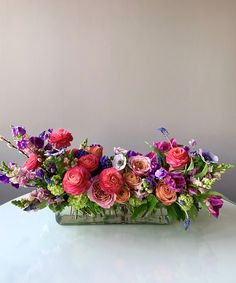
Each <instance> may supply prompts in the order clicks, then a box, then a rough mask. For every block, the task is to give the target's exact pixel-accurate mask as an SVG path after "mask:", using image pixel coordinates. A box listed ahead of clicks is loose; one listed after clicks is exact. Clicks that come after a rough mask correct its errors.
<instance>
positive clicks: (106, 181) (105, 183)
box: [99, 168, 123, 194]
mask: <svg viewBox="0 0 236 283" xmlns="http://www.w3.org/2000/svg"><path fill="white" fill-rule="evenodd" d="M99 184H100V186H101V189H102V190H103V191H104V192H106V193H110V194H114V193H117V192H118V191H119V190H120V189H121V187H122V186H123V178H122V175H121V174H120V173H119V172H118V171H117V170H116V169H115V168H106V169H104V170H103V171H102V172H101V174H100V175H99Z"/></svg>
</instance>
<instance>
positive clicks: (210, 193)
mask: <svg viewBox="0 0 236 283" xmlns="http://www.w3.org/2000/svg"><path fill="white" fill-rule="evenodd" d="M210 196H220V197H222V198H224V197H225V196H224V195H223V194H221V193H219V192H216V191H208V192H207V193H204V194H201V195H197V196H195V198H196V199H197V201H199V202H202V201H204V200H205V199H207V198H208V197H210Z"/></svg>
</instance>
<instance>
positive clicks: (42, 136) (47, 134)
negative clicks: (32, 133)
mask: <svg viewBox="0 0 236 283" xmlns="http://www.w3.org/2000/svg"><path fill="white" fill-rule="evenodd" d="M52 131H53V129H48V130H47V131H43V132H42V133H40V134H39V138H41V139H42V140H44V141H45V140H47V139H48V138H49V136H50V134H51V133H52Z"/></svg>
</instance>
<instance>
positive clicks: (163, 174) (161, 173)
mask: <svg viewBox="0 0 236 283" xmlns="http://www.w3.org/2000/svg"><path fill="white" fill-rule="evenodd" d="M167 174H168V171H166V170H165V169H164V168H160V169H158V170H157V171H156V172H155V176H156V177H157V178H158V179H163V178H164V177H166V176H167Z"/></svg>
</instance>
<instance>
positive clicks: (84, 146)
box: [80, 138, 88, 149]
mask: <svg viewBox="0 0 236 283" xmlns="http://www.w3.org/2000/svg"><path fill="white" fill-rule="evenodd" d="M87 146H88V138H86V139H85V140H83V141H82V143H81V144H80V148H82V149H85V148H87Z"/></svg>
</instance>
